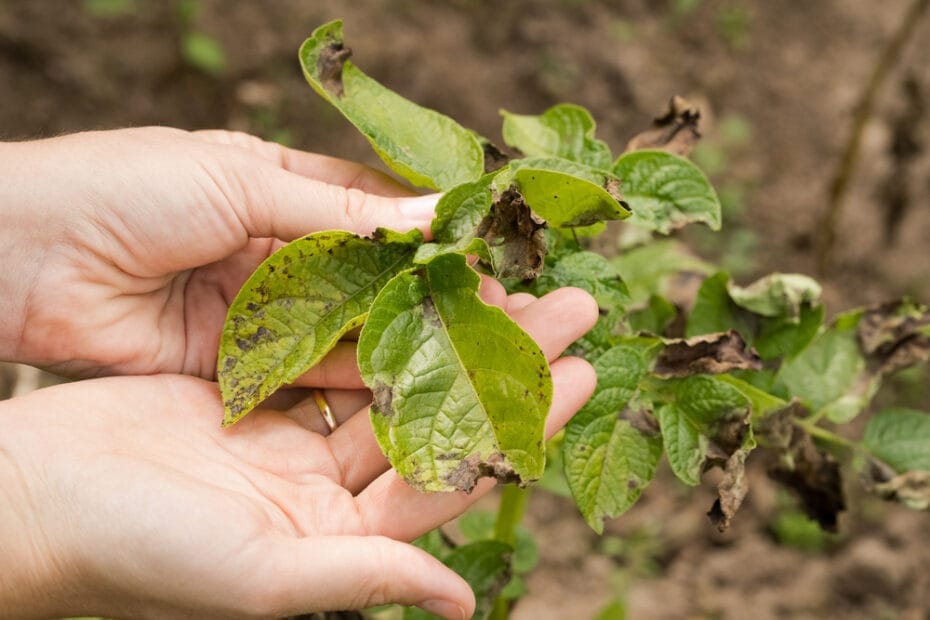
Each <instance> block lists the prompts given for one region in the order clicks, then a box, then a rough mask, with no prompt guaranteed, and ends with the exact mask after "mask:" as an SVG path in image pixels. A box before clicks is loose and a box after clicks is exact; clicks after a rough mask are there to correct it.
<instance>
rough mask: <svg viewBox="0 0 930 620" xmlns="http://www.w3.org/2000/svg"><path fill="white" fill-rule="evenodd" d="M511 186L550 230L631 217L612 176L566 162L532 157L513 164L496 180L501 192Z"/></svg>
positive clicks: (582, 165) (502, 171)
mask: <svg viewBox="0 0 930 620" xmlns="http://www.w3.org/2000/svg"><path fill="white" fill-rule="evenodd" d="M511 186H513V187H516V189H517V190H518V191H519V192H520V193H521V195H522V196H523V199H524V200H525V201H526V204H527V205H529V207H530V208H531V209H532V210H533V212H535V213H536V214H537V215H539V216H540V217H542V218H543V219H544V220H546V223H548V224H549V225H550V226H589V225H591V224H594V223H596V222H600V221H604V220H622V219H624V218H627V217H629V215H630V211H629V209H628V208H627V206H626V203H624V202H623V201H621V199H620V197H619V192H618V191H617V190H618V188H619V182H618V181H617V179H616V178H615V177H614V176H613V175H611V174H610V173H608V172H604V171H602V170H597V169H595V168H591V167H590V166H585V165H584V164H579V163H576V162H571V161H568V160H565V159H555V158H541V157H533V158H527V159H519V160H516V161H512V162H510V165H509V166H508V167H507V168H506V169H503V170H501V171H500V173H499V174H498V175H497V177H495V179H494V188H495V189H496V190H497V191H498V192H504V191H505V190H507V189H508V188H510V187H511Z"/></svg>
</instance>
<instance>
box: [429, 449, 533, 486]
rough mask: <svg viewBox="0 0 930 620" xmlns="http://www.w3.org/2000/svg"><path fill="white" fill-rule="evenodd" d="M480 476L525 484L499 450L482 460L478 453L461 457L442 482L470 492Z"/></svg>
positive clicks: (503, 481)
mask: <svg viewBox="0 0 930 620" xmlns="http://www.w3.org/2000/svg"><path fill="white" fill-rule="evenodd" d="M481 478H495V479H497V481H498V482H501V483H509V482H513V483H516V484H520V485H523V484H525V482H524V480H523V479H522V478H521V477H520V475H519V474H517V472H515V471H514V470H513V467H512V466H511V465H510V463H508V462H507V458H506V457H505V456H504V455H503V454H501V453H500V452H495V453H494V454H492V455H490V456H489V457H488V458H487V459H486V460H482V459H481V457H480V456H479V455H478V454H472V455H471V456H468V457H466V458H464V459H462V460H461V461H459V464H458V465H457V466H456V467H455V469H453V470H452V471H451V472H449V474H448V475H447V476H446V477H445V480H444V482H445V483H446V484H448V485H449V486H451V487H452V488H454V489H456V490H457V491H464V492H466V493H471V492H472V491H474V490H475V485H477V484H478V480H479V479H481Z"/></svg>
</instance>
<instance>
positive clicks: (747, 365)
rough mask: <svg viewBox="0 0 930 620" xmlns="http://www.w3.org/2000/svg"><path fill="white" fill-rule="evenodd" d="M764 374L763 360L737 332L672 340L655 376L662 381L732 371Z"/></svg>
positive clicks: (731, 331)
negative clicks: (750, 371) (754, 371)
mask: <svg viewBox="0 0 930 620" xmlns="http://www.w3.org/2000/svg"><path fill="white" fill-rule="evenodd" d="M738 369H739V370H761V369H762V359H761V358H760V357H759V355H758V354H757V353H756V352H755V350H754V349H752V348H749V347H747V346H746V341H745V340H743V337H742V336H740V334H739V332H737V331H736V330H732V329H731V330H730V331H727V332H721V333H719V334H710V335H707V336H698V337H696V338H689V339H687V340H671V341H669V342H668V343H667V344H666V346H665V349H663V351H662V353H661V354H660V355H659V358H658V360H657V361H656V367H655V374H656V375H658V376H659V377H662V378H663V379H669V378H672V377H688V376H691V375H695V374H708V373H709V374H718V373H723V372H729V371H731V370H738Z"/></svg>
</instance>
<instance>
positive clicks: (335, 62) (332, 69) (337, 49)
mask: <svg viewBox="0 0 930 620" xmlns="http://www.w3.org/2000/svg"><path fill="white" fill-rule="evenodd" d="M351 55H352V50H351V49H349V48H348V47H345V46H343V44H342V41H334V42H333V43H330V44H329V45H327V46H326V47H324V48H323V49H322V50H321V51H320V57H319V58H318V59H317V61H316V71H317V74H318V75H319V77H320V82H321V83H322V84H323V88H325V89H326V90H327V91H329V92H331V93H333V94H334V95H336V96H337V97H342V95H343V94H345V90H344V88H343V85H342V68H343V66H344V65H345V62H346V61H347V60H348V59H349V56H351Z"/></svg>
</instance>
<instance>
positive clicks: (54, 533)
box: [0, 398, 81, 619]
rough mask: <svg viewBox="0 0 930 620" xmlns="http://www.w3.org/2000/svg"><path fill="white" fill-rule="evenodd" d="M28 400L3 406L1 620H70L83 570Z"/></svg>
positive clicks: (0, 418)
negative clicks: (67, 534) (66, 535)
mask: <svg viewBox="0 0 930 620" xmlns="http://www.w3.org/2000/svg"><path fill="white" fill-rule="evenodd" d="M28 400H29V399H28V398H16V399H13V400H9V401H4V402H0V428H3V433H0V618H11V619H12V618H36V617H54V616H61V615H67V614H69V613H70V612H72V611H74V610H75V609H74V608H72V609H71V610H69V609H67V608H68V607H72V605H75V604H76V605H77V606H80V605H81V603H80V602H78V600H79V599H80V598H81V597H80V596H77V593H78V591H79V588H78V587H77V584H78V582H79V579H78V574H79V571H77V570H76V569H75V562H73V561H72V556H73V555H74V554H71V553H70V552H69V549H72V548H73V546H72V545H71V544H70V543H69V541H67V540H62V537H61V536H60V533H61V532H62V531H64V530H66V529H67V523H68V518H67V515H66V514H64V511H63V510H62V508H63V503H62V502H60V501H56V500H55V497H54V495H55V492H54V490H53V489H52V487H53V485H50V484H48V482H49V481H48V480H46V479H45V478H44V476H43V475H42V472H43V465H44V463H43V455H42V454H41V453H40V452H38V450H40V449H41V447H42V445H43V442H42V441H41V436H40V435H41V432H40V431H41V429H40V428H39V426H38V425H37V424H36V422H37V421H38V420H39V419H40V418H41V416H40V415H38V414H37V413H35V412H29V411H22V410H21V409H23V408H24V407H23V405H25V404H27V403H28Z"/></svg>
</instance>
